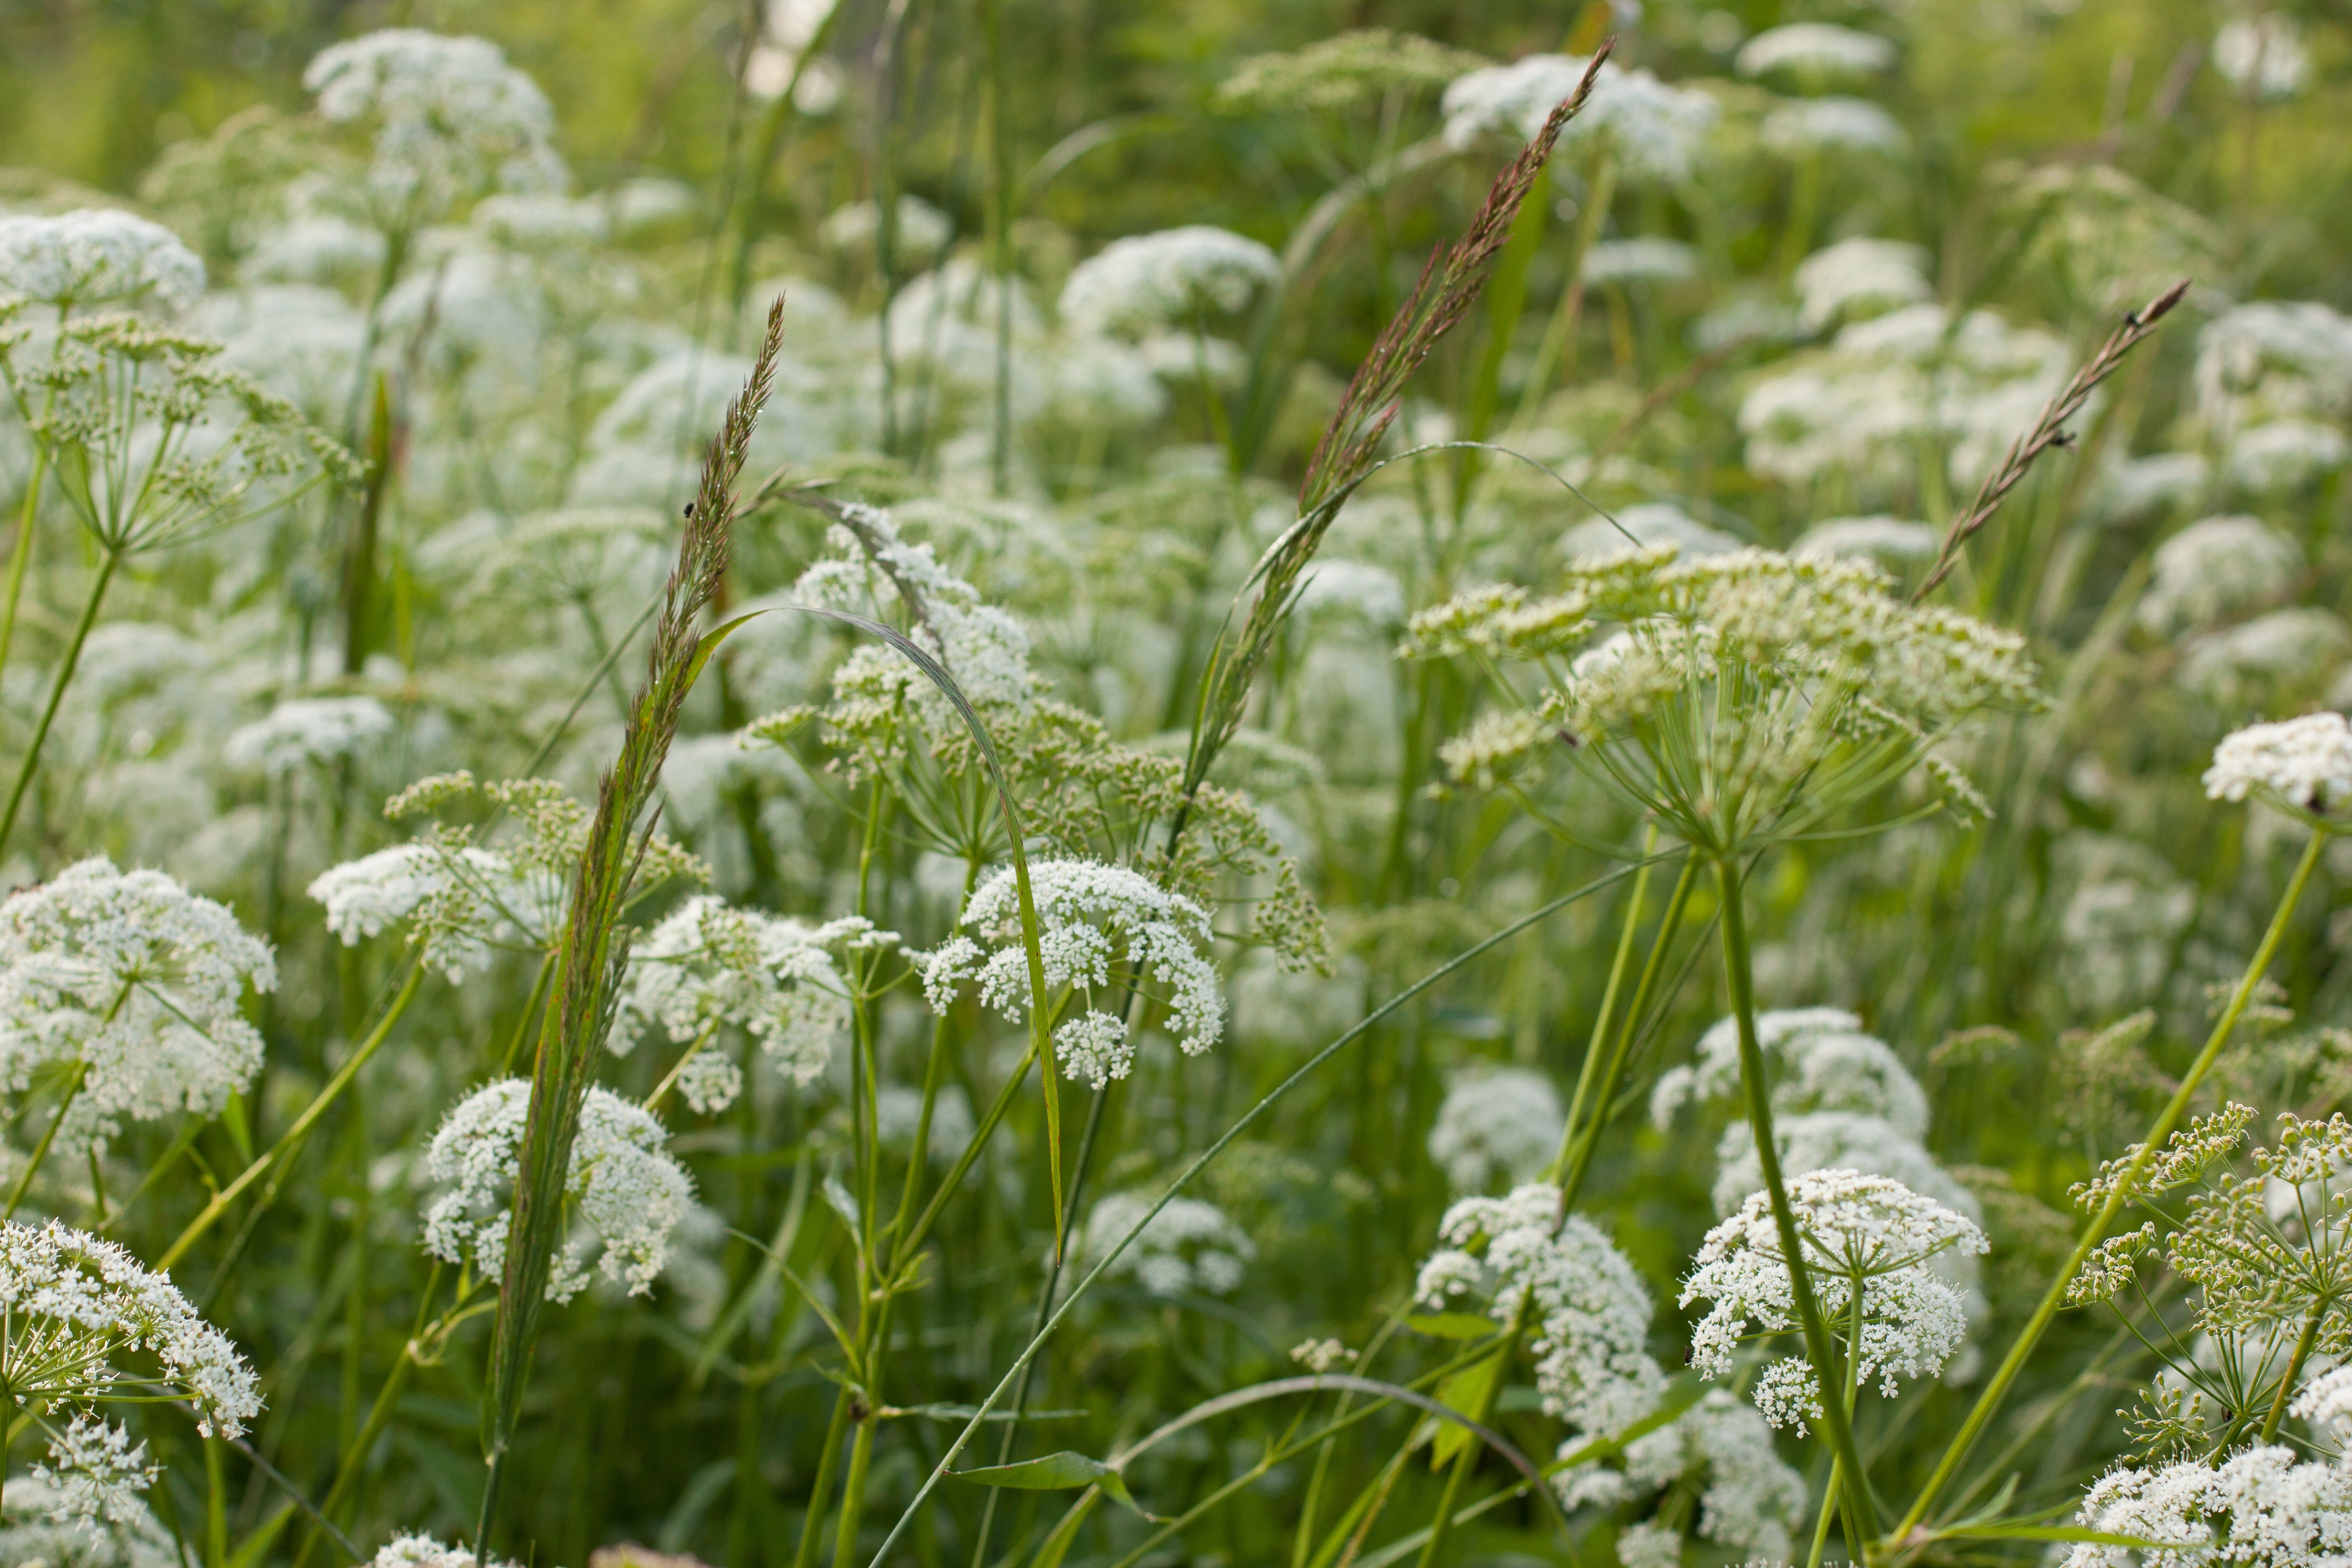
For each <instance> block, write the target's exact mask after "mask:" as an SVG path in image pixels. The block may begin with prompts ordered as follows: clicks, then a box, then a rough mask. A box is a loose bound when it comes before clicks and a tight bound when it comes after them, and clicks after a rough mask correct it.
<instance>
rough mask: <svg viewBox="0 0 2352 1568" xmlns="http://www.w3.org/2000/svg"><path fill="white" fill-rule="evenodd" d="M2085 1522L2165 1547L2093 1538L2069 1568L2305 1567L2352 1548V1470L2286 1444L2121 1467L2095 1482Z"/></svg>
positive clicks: (2080, 1516) (2073, 1555) (2082, 1516)
mask: <svg viewBox="0 0 2352 1568" xmlns="http://www.w3.org/2000/svg"><path fill="white" fill-rule="evenodd" d="M2075 1520H2076V1522H2078V1523H2079V1524H2081V1525H2082V1526H2083V1527H2084V1528H2085V1529H2087V1530H2093V1531H2098V1532H2099V1533H2101V1534H2103V1535H2123V1536H2130V1537H2133V1538H2134V1539H2137V1540H2140V1541H2152V1542H2161V1543H2162V1544H2161V1545H2160V1546H2156V1547H2139V1548H2128V1547H2122V1546H2113V1545H2107V1544H2105V1543H2102V1542H2081V1543H2080V1544H2078V1545H2076V1546H2075V1547H2074V1550H2073V1551H2072V1552H2069V1553H2068V1554H2067V1556H2066V1559H2065V1563H2064V1564H2063V1568H2135V1564H2140V1565H2144V1568H2204V1565H2205V1564H2208V1563H2216V1564H2221V1563H2226V1564H2229V1565H2230V1568H2305V1565H2306V1564H2313V1563H2337V1562H2341V1561H2343V1559H2344V1556H2345V1554H2346V1553H2347V1552H2352V1470H2347V1468H2345V1467H2344V1466H2342V1465H2340V1464H2328V1463H2324V1462H2321V1461H2319V1460H2314V1459H2304V1458H2301V1457H2300V1456H2298V1455H2297V1454H2296V1453H2295V1451H2294V1449H2293V1448H2290V1447H2284V1445H2267V1446H2263V1447H2252V1448H2248V1449H2245V1450H2244V1451H2243V1452H2241V1453H2237V1454H2232V1455H2231V1456H2229V1457H2228V1458H2223V1459H2221V1461H2220V1462H2219V1463H2214V1462H2212V1461H2210V1460H2207V1459H2204V1458H2194V1459H2185V1460H2182V1461H2180V1462H2179V1463H2177V1464H2170V1465H2163V1466H2157V1467H2147V1468H2143V1467H2140V1466H2137V1465H2132V1464H2121V1465H2117V1466H2116V1468H2114V1469H2111V1470H2109V1471H2108V1472H2107V1473H2106V1474H2105V1475H2104V1476H2101V1477H2100V1478H2099V1479H2097V1480H2096V1481H2095V1482H2094V1483H2092V1486H2091V1489H2090V1490H2089V1492H2087V1493H2086V1494H2085V1495H2084V1499H2083V1506H2082V1510H2081V1511H2080V1512H2079V1513H2077V1514H2076V1515H2075Z"/></svg>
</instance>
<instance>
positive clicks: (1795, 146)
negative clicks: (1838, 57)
mask: <svg viewBox="0 0 2352 1568" xmlns="http://www.w3.org/2000/svg"><path fill="white" fill-rule="evenodd" d="M1759 134H1760V135H1761V136H1762V138H1763V142H1764V145H1765V146H1766V147H1767V148H1769V150H1771V151H1772V152H1775V153H1780V154H1781V155H1782V156H1784V157H1788V156H1798V155H1801V154H1804V153H1822V152H1829V151H1832V150H1834V151H1840V152H1849V153H1900V152H1902V151H1903V150H1904V149H1905V148H1906V147H1908V146H1910V144H1911V138H1910V137H1909V136H1907V135H1906V134H1905V133H1904V130H1903V127H1902V125H1901V124H1900V123H1899V122H1898V121H1896V120H1895V116H1893V115H1891V114H1889V113H1887V112H1886V110H1883V109H1881V108H1879V107H1878V105H1876V104H1874V103H1873V102H1871V101H1870V100H1868V99H1866V98H1843V97H1837V96H1832V97H1829V98H1801V99H1798V100H1796V101H1794V102H1792V103H1783V104H1780V105H1779V106H1778V107H1776V108H1775V109H1774V110H1772V111H1771V112H1770V113H1769V114H1767V115H1766V116H1765V117H1764V123H1763V124H1762V126H1761V127H1759Z"/></svg>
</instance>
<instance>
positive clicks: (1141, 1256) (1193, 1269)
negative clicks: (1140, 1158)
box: [1078, 1193, 1257, 1296]
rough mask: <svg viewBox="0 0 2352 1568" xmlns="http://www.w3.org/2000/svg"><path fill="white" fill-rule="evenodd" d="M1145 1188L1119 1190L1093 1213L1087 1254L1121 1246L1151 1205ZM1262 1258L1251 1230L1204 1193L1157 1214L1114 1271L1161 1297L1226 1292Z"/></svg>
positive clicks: (1179, 1200) (1099, 1255) (1084, 1254)
mask: <svg viewBox="0 0 2352 1568" xmlns="http://www.w3.org/2000/svg"><path fill="white" fill-rule="evenodd" d="M1151 1204H1152V1200H1151V1199H1150V1198H1149V1197H1146V1196H1145V1195H1144V1194H1141V1193H1113V1194H1110V1195H1109V1196H1108V1197H1106V1198H1104V1199H1103V1200H1102V1201H1101V1202H1100V1203H1097V1205H1095V1206H1094V1207H1093V1209H1092V1210H1090V1211H1089V1212H1088V1213H1087V1224H1086V1234H1085V1239H1084V1241H1083V1243H1082V1244H1081V1246H1080V1247H1079V1248H1078V1253H1079V1256H1080V1258H1083V1259H1087V1260H1092V1259H1096V1258H1102V1257H1103V1256H1104V1255H1106V1254H1107V1253H1108V1252H1109V1251H1110V1249H1111V1248H1112V1247H1116V1246H1118V1242H1119V1239H1120V1238H1121V1237H1124V1236H1126V1235H1127V1233H1128V1232H1129V1230H1131V1229H1133V1228H1134V1227H1135V1225H1136V1222H1137V1221H1139V1220H1140V1219H1142V1218H1143V1216H1144V1215H1145V1213H1146V1212H1147V1211H1149V1210H1150V1207H1151ZM1256 1257H1257V1244H1256V1243H1255V1242H1253V1241H1252V1240H1250V1238H1249V1233H1248V1232H1247V1231H1244V1229H1242V1227H1241V1226H1237V1225H1235V1224H1234V1222H1233V1221H1232V1220H1231V1219H1228V1218H1227V1217H1226V1216H1225V1212H1224V1210H1223V1209H1221V1208H1219V1207H1217V1205H1214V1204H1212V1203H1204V1202H1202V1200H1201V1199H1199V1198H1185V1197H1177V1198H1171V1199H1170V1200H1169V1201H1168V1206H1167V1207H1165V1208H1163V1209H1161V1210H1160V1212H1159V1213H1158V1214H1156V1215H1152V1216H1151V1219H1150V1222H1149V1223H1148V1224H1146V1225H1145V1226H1144V1227H1143V1230H1142V1232H1141V1234H1139V1236H1137V1237H1136V1238H1135V1239H1134V1240H1133V1241H1132V1242H1129V1244H1128V1247H1127V1250H1126V1251H1125V1252H1122V1253H1120V1254H1119V1255H1118V1261H1116V1262H1115V1263H1113V1264H1112V1265H1111V1267H1110V1269H1109V1273H1110V1275H1112V1276H1117V1275H1122V1274H1124V1275H1129V1276H1131V1277H1132V1278H1133V1279H1134V1280H1135V1282H1136V1283H1137V1284H1138V1285H1140V1286H1141V1287H1142V1288H1143V1289H1146V1290H1148V1291H1150V1293H1151V1294H1153V1295H1155V1296H1183V1295H1192V1294H1198V1295H1203V1296H1224V1295H1229V1294H1231V1293H1232V1292H1233V1290H1234V1288H1235V1287H1237V1286H1239V1285H1240V1284H1241V1282H1242V1273H1243V1271H1244V1268H1246V1267H1247V1265H1248V1264H1249V1263H1250V1262H1251V1261H1252V1260H1253V1259H1255V1258H1256Z"/></svg>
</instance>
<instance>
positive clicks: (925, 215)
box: [817, 195, 955, 257]
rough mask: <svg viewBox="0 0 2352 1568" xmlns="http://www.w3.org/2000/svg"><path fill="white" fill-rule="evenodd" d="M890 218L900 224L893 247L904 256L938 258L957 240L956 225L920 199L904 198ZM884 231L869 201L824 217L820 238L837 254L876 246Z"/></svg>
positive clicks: (820, 227) (841, 208) (878, 210)
mask: <svg viewBox="0 0 2352 1568" xmlns="http://www.w3.org/2000/svg"><path fill="white" fill-rule="evenodd" d="M891 216H892V217H893V218H894V219H895V220H896V224H897V226H896V228H895V229H894V230H893V243H894V244H895V245H896V246H897V247H898V252H899V254H900V255H902V256H915V257H931V256H936V255H938V254H939V252H940V249H941V248H943V247H945V246H946V245H947V243H948V241H949V240H950V239H952V238H953V237H955V221H954V220H953V219H952V218H950V217H949V216H948V215H947V214H945V213H943V212H941V211H940V209H939V208H937V207H935V206H933V205H931V204H930V203H929V202H927V201H925V200H924V199H923V198H922V197H920V196H917V195H901V196H900V197H899V198H898V208H897V210H896V211H895V212H894V213H893V214H892V215H891ZM881 228H882V209H881V208H879V207H877V206H876V205H874V204H873V203H872V202H870V201H869V202H851V203H850V204H849V205H846V206H842V207H835V209H834V210H833V211H832V212H830V213H827V214H826V215H825V218H824V222H823V223H821V224H819V225H818V226H817V237H818V238H819V239H822V240H823V241H824V243H825V244H827V245H829V246H831V247H833V248H834V249H835V250H856V249H858V248H860V247H867V246H871V245H873V244H874V243H875V241H876V239H877V237H878V235H879V234H880V232H881Z"/></svg>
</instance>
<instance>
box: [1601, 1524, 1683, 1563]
mask: <svg viewBox="0 0 2352 1568" xmlns="http://www.w3.org/2000/svg"><path fill="white" fill-rule="evenodd" d="M1682 1560H1683V1532H1682V1531H1679V1530H1676V1529H1675V1528H1674V1527H1673V1526H1672V1525H1666V1524H1661V1523H1659V1522H1658V1521H1656V1520H1654V1519H1645V1520H1641V1521H1637V1522H1635V1523H1633V1524H1629V1525H1627V1526H1626V1527H1625V1528H1624V1529H1622V1530H1621V1531H1618V1532H1617V1562H1618V1564H1619V1568H1680V1565H1681V1563H1682Z"/></svg>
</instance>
